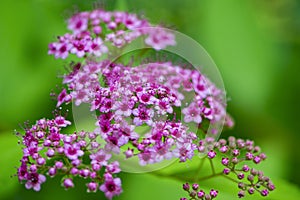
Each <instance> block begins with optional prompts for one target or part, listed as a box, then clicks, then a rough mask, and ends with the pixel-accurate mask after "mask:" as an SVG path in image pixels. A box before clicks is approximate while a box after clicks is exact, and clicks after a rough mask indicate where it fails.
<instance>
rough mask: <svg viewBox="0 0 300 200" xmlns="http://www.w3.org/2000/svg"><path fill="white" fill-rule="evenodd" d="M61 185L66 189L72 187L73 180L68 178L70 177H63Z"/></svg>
mask: <svg viewBox="0 0 300 200" xmlns="http://www.w3.org/2000/svg"><path fill="white" fill-rule="evenodd" d="M62 185H63V186H64V187H65V188H66V189H68V188H72V187H74V183H73V180H72V179H70V178H66V179H64V181H63V183H62Z"/></svg>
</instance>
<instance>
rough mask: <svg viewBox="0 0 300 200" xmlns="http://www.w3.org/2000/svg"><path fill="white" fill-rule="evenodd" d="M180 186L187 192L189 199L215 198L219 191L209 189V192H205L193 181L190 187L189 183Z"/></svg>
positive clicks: (206, 199) (181, 199)
mask: <svg viewBox="0 0 300 200" xmlns="http://www.w3.org/2000/svg"><path fill="white" fill-rule="evenodd" d="M182 188H183V189H184V190H185V191H187V192H188V193H189V196H190V199H198V200H200V199H201V200H211V199H215V198H216V197H217V196H218V193H219V192H218V191H217V190H214V189H211V190H210V192H209V193H207V194H206V193H205V192H204V191H203V190H201V189H200V188H199V185H198V184H197V183H194V184H193V185H192V188H190V185H189V183H185V184H183V186H182ZM180 200H187V198H180Z"/></svg>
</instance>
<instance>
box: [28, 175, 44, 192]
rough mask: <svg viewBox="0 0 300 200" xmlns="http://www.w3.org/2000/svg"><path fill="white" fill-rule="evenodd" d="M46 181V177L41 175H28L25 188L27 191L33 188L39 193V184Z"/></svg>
mask: <svg viewBox="0 0 300 200" xmlns="http://www.w3.org/2000/svg"><path fill="white" fill-rule="evenodd" d="M45 181H46V177H45V176H44V175H42V174H37V173H30V174H28V175H27V182H26V184H25V187H26V188H27V189H31V188H33V190H35V191H40V189H41V184H42V183H44V182H45Z"/></svg>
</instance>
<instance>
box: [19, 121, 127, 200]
mask: <svg viewBox="0 0 300 200" xmlns="http://www.w3.org/2000/svg"><path fill="white" fill-rule="evenodd" d="M70 124H71V123H70V122H69V121H67V120H65V118H64V117H62V116H57V117H56V118H55V119H51V120H47V119H40V120H38V121H37V122H36V124H35V125H33V126H32V127H28V128H25V131H26V133H25V135H24V136H23V137H22V142H23V145H24V146H25V147H24V148H23V158H22V159H21V166H20V167H19V169H18V178H19V181H21V182H25V186H26V188H27V189H30V188H33V189H34V190H35V191H39V190H40V187H41V184H42V183H43V182H45V181H46V177H45V175H44V174H47V175H48V176H50V177H54V176H56V175H64V176H63V180H62V186H63V187H65V188H66V189H68V188H72V187H74V183H73V178H74V177H81V178H84V179H87V180H88V183H87V191H88V192H96V191H97V190H101V191H103V192H104V193H105V195H106V197H107V198H109V199H111V198H112V197H113V196H115V195H118V194H120V193H121V192H122V188H121V180H120V178H115V177H114V176H115V174H117V173H119V172H120V168H119V163H118V162H117V161H110V158H111V154H110V153H109V152H107V151H105V150H104V148H103V147H101V145H99V143H98V142H97V141H96V140H97V137H99V135H97V134H95V133H93V132H91V133H88V132H84V131H81V132H75V133H72V134H65V133H62V132H61V129H62V128H64V127H66V126H68V125H70ZM43 173H44V174H43ZM99 183H102V184H101V185H100V184H99Z"/></svg>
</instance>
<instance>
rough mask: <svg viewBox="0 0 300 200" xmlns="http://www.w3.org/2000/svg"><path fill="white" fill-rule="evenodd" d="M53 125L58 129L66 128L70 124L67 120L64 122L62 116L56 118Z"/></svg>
mask: <svg viewBox="0 0 300 200" xmlns="http://www.w3.org/2000/svg"><path fill="white" fill-rule="evenodd" d="M55 124H56V125H57V126H58V127H66V126H68V125H71V122H70V121H68V120H65V118H64V117H62V116H57V117H56V118H55Z"/></svg>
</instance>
